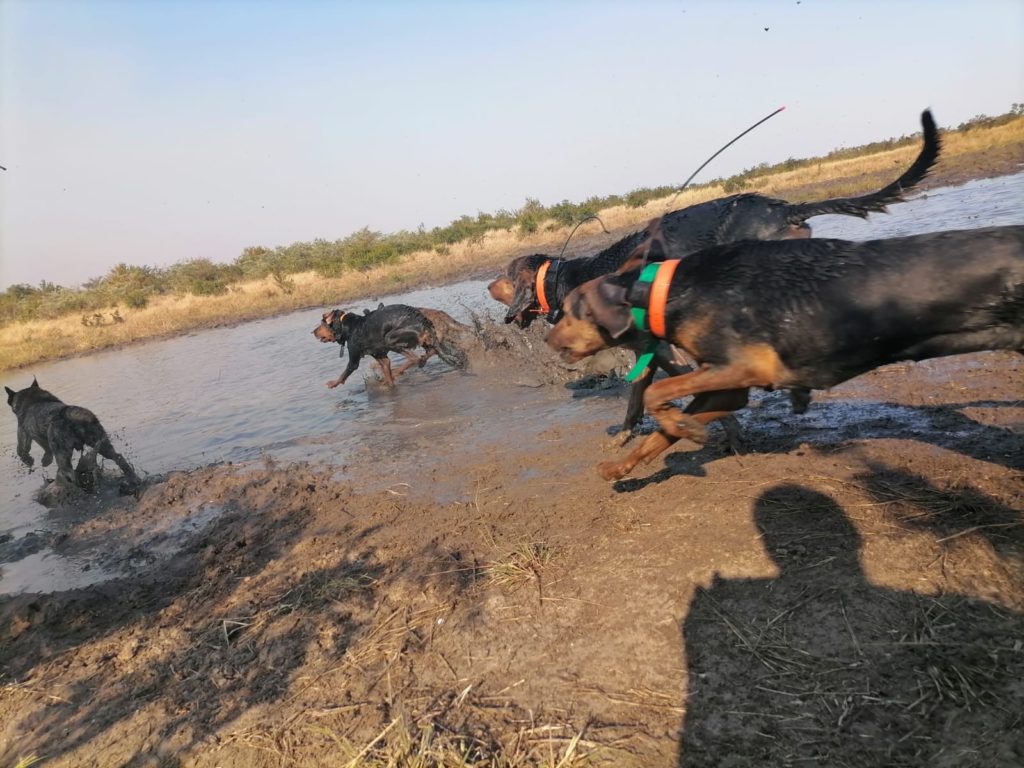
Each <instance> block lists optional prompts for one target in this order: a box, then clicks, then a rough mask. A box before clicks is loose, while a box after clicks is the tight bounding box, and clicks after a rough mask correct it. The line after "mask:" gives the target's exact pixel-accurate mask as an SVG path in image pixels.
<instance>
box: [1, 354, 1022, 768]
mask: <svg viewBox="0 0 1024 768" xmlns="http://www.w3.org/2000/svg"><path fill="white" fill-rule="evenodd" d="M489 346H490V347H492V351H493V350H494V349H497V350H499V352H500V350H501V349H502V347H503V346H504V347H506V348H507V349H506V350H505V351H506V353H508V354H507V356H506V357H502V355H500V354H494V355H492V356H491V357H492V358H494V359H495V360H497V362H494V363H493V365H494V366H496V370H492V371H490V374H492V375H493V374H495V373H496V374H497V375H498V376H499V377H501V376H504V377H505V378H507V379H510V380H511V379H513V378H515V379H516V381H517V382H518V383H519V384H520V385H521V386H522V387H529V388H538V387H542V388H548V389H549V390H550V392H551V397H552V399H554V400H559V401H561V400H563V399H564V400H565V401H566V403H567V404H568V406H569V415H568V416H567V417H566V418H560V419H558V420H555V421H552V420H544V419H538V420H537V422H536V423H535V424H533V425H532V427H533V429H532V430H531V434H532V439H528V440H519V439H510V438H509V436H508V434H507V433H506V432H505V431H504V430H503V428H502V427H503V425H507V424H510V423H512V422H513V421H516V422H520V423H521V422H522V421H523V420H528V419H530V418H531V416H532V415H531V414H530V413H523V412H522V411H521V410H519V409H518V408H517V404H516V402H515V400H514V392H515V386H514V385H510V389H509V391H510V392H512V393H513V394H511V395H509V407H508V412H506V413H504V414H495V429H494V432H493V434H492V437H491V438H490V439H488V440H483V441H478V442H476V443H474V444H463V443H459V442H458V441H457V440H454V441H451V442H446V443H443V444H441V443H438V444H437V445H436V446H435V447H434V450H435V451H439V452H443V453H444V456H443V459H444V461H443V462H439V463H435V464H429V465H422V466H418V465H416V464H415V462H405V461H403V459H402V458H401V457H395V458H394V464H389V463H388V461H386V460H385V461H380V460H379V459H378V460H377V461H376V462H375V461H371V460H369V459H367V460H365V466H362V467H356V469H357V470H358V471H356V472H353V467H352V466H347V467H346V473H347V475H348V476H349V477H351V476H353V475H354V474H355V475H357V476H358V475H359V474H360V472H361V473H362V475H363V476H364V477H367V478H368V479H370V480H373V479H376V480H380V479H381V478H383V479H384V481H386V482H387V483H391V480H392V479H394V480H395V482H394V483H392V484H390V485H389V486H388V487H385V488H383V489H382V488H381V487H380V486H379V484H378V486H377V487H374V484H373V483H372V482H367V483H358V482H353V481H351V480H344V481H343V480H339V479H336V477H335V475H336V469H337V468H336V467H332V466H319V465H306V464H299V465H289V466H278V465H275V464H274V463H272V462H269V461H268V462H265V463H262V464H260V465H255V466H253V465H246V466H231V465H219V466H210V467H205V468H201V469H198V470H195V471H190V472H182V473H176V474H171V475H169V476H167V477H165V478H157V479H155V480H154V481H153V482H152V483H151V484H150V485H149V487H148V488H147V489H146V490H145V492H144V493H143V494H142V495H141V498H139V499H137V500H136V499H133V498H131V497H128V498H125V499H117V498H116V497H112V496H111V495H108V496H106V497H102V498H100V499H95V500H92V501H90V502H89V503H86V504H81V505H78V506H76V507H75V509H74V511H73V512H71V513H66V517H67V520H68V523H67V536H66V537H62V538H60V540H58V541H57V542H55V543H54V546H55V548H56V549H57V550H58V551H61V552H64V553H70V552H73V551H74V550H75V548H87V547H94V548H95V547H97V546H100V548H101V549H102V548H104V543H106V548H105V550H104V552H105V555H104V557H105V558H106V561H105V563H104V565H110V566H112V567H120V568H130V570H131V574H130V575H129V576H126V577H124V578H120V579H117V580H114V581H108V582H104V583H101V584H98V585H95V586H92V587H89V588H84V589H80V590H73V591H67V592H61V593H55V594H24V595H19V596H14V597H5V598H2V599H0V670H2V678H0V683H2V687H0V764H2V765H14V764H16V763H17V761H18V760H19V759H21V758H25V757H28V756H36V757H39V758H43V760H44V763H45V764H46V765H53V766H211V767H212V766H222V767H223V768H235V767H241V766H279V765H303V766H307V765H308V766H337V765H343V764H353V765H386V764H391V765H413V764H416V765H434V764H444V765H449V764H450V765H477V764H480V765H494V766H518V765H550V766H555V765H564V766H569V765H615V766H669V765H681V766H712V765H714V766H746V765H773V766H774V765H795V764H800V765H838V766H881V765H887V766H909V765H915V766H916V765H921V766H924V765H929V766H972V765H973V766H1019V765H1021V764H1024V527H1022V524H1024V513H1022V510H1024V474H1022V470H1024V399H1022V397H1024V386H1022V384H1024V357H1021V356H1019V355H1012V354H1003V353H990V354H983V355H975V356H968V357H959V358H950V359H944V360H939V361H931V362H928V363H923V364H918V365H901V366H890V367H887V368H885V369H882V370H879V371H876V372H873V373H871V374H868V375H866V376H863V377H861V378H859V379H857V380H854V381H853V382H849V383H847V384H845V385H843V386H841V387H839V388H837V389H835V390H833V391H831V392H828V393H816V394H815V401H814V403H813V404H812V406H811V409H810V411H809V412H808V413H807V414H805V415H802V416H794V415H792V414H791V412H790V409H789V405H788V402H787V400H786V398H785V397H784V395H782V394H781V393H772V394H765V395H764V396H763V397H762V398H761V399H760V400H758V401H757V402H756V403H754V404H753V406H752V407H751V408H750V409H749V410H748V411H747V412H746V413H745V414H744V415H743V417H742V418H741V422H742V424H743V428H744V433H745V440H746V444H747V451H746V452H745V453H743V454H742V455H732V454H730V453H728V452H727V450H726V448H725V443H724V440H723V439H722V436H721V433H720V431H715V432H714V434H713V436H712V439H711V440H710V441H709V444H708V445H707V446H705V447H703V448H700V449H696V447H695V446H691V447H690V448H691V450H689V451H687V450H686V448H685V447H683V448H682V449H680V450H677V451H676V452H674V453H670V454H668V455H667V457H666V458H665V459H664V461H661V460H658V461H657V462H655V463H654V464H652V465H651V466H649V467H640V468H638V471H637V472H636V474H635V477H633V478H630V479H627V480H625V481H621V482H618V483H606V482H604V481H602V480H600V479H599V478H598V476H597V474H596V472H595V471H594V465H595V464H596V463H597V462H598V461H600V460H603V459H606V458H609V457H611V456H616V455H618V454H619V453H621V452H622V450H623V449H620V448H615V447H611V446H610V445H609V442H610V441H609V438H608V435H607V432H608V428H609V427H610V426H611V425H613V424H615V423H617V422H618V421H619V420H620V419H621V416H622V413H623V410H624V407H625V399H624V393H625V389H624V387H623V386H622V385H621V384H615V383H614V382H613V383H612V385H610V386H597V387H594V388H592V389H589V390H587V389H584V390H580V389H574V390H567V389H566V388H565V386H564V384H563V383H561V382H560V381H559V379H560V378H562V377H560V376H557V375H551V374H550V371H551V370H552V369H551V368H549V367H547V362H545V361H546V358H544V356H543V355H542V354H541V355H536V356H531V355H520V356H519V357H518V358H517V356H516V355H515V354H513V352H514V350H513V349H512V347H513V346H514V344H513V342H511V341H509V340H507V339H506V340H505V341H502V340H501V339H500V338H498V339H495V338H494V337H491V338H489ZM502 359H504V360H505V362H501V360H502ZM531 360H532V361H533V363H532V364H533V365H534V366H535V373H536V376H535V377H534V378H533V379H530V378H529V376H527V377H526V378H525V379H524V378H523V371H524V368H525V367H526V366H528V365H530V364H531V363H530V361H531ZM502 365H505V366H507V369H502V368H501V366H502ZM452 375H455V374H452ZM411 376H412V378H409V379H406V380H403V382H402V384H401V385H400V386H410V387H411V386H415V373H414V374H411ZM492 380H493V379H492ZM487 381H488V377H487V376H484V375H481V377H480V379H479V383H478V385H479V386H486V385H487ZM467 386H469V385H467ZM574 395H575V396H576V397H575V399H573V396H574ZM581 395H583V396H581ZM460 396H463V397H465V396H467V395H466V393H465V392H463V393H462V394H461V395H460ZM355 461H358V460H357V459H356V460H355ZM392 475H394V477H393V478H392V477H391V476H392ZM399 480H401V482H399ZM441 489H444V492H443V493H442V492H441ZM414 755H419V756H420V757H419V758H415V759H414V757H413V756H414ZM429 755H433V756H434V757H432V758H429V759H427V758H426V757H424V756H429ZM441 755H447V756H448V757H447V758H442V757H440V756H441ZM403 756H404V757H403ZM452 756H454V757H452ZM460 756H461V759H462V760H464V762H458V761H457V760H458V759H460ZM417 759H418V760H419V762H417ZM445 759H447V760H449V762H445ZM346 761H353V762H349V763H346ZM388 761H390V762H388Z"/></svg>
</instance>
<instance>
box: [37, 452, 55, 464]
mask: <svg viewBox="0 0 1024 768" xmlns="http://www.w3.org/2000/svg"><path fill="white" fill-rule="evenodd" d="M39 463H40V464H42V465H43V466H44V467H48V466H50V465H51V464H53V454H52V453H44V454H43V460H42V461H40V462H39Z"/></svg>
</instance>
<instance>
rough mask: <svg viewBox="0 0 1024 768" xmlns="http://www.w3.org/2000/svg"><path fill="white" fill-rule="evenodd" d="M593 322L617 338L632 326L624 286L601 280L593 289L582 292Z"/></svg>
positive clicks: (631, 317) (631, 316)
mask: <svg viewBox="0 0 1024 768" xmlns="http://www.w3.org/2000/svg"><path fill="white" fill-rule="evenodd" d="M584 300H585V301H586V302H587V307H588V308H589V309H590V314H591V316H592V317H593V318H594V322H595V323H596V324H597V325H598V326H600V327H601V328H603V329H604V331H605V333H607V334H608V335H609V336H611V337H612V338H613V339H617V338H619V337H620V336H622V335H623V334H625V333H626V331H628V330H629V329H630V328H632V327H633V315H632V314H631V313H630V311H629V309H630V307H629V302H627V301H626V288H625V287H624V286H621V285H616V284H614V283H610V282H608V281H607V280H601V281H599V282H598V284H597V286H596V287H595V289H594V290H593V291H589V292H588V293H587V294H584Z"/></svg>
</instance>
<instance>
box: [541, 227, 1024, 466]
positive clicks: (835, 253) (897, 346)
mask: <svg viewBox="0 0 1024 768" xmlns="http://www.w3.org/2000/svg"><path fill="white" fill-rule="evenodd" d="M661 248H662V244H661V243H660V242H655V243H654V245H653V246H652V250H653V251H659V250H660V249H661ZM654 255H655V256H656V257H657V258H662V259H668V260H667V261H664V263H662V264H661V265H659V266H658V276H656V277H655V278H654V281H653V282H642V283H641V281H640V280H639V278H640V275H641V272H640V270H632V271H630V272H627V273H624V274H618V275H609V276H605V277H601V278H597V279H595V280H592V281H590V282H588V283H586V284H584V285H583V286H581V287H580V288H578V289H576V290H575V291H573V292H572V293H570V294H569V296H567V297H566V300H565V302H564V304H563V313H564V314H563V317H562V319H561V320H560V321H559V322H558V324H556V325H555V327H554V328H553V329H552V330H551V333H550V334H549V335H548V339H547V343H548V344H549V345H551V346H552V347H553V348H554V349H556V350H558V351H559V352H560V353H561V354H562V356H563V357H564V358H565V359H567V360H570V361H576V360H580V359H582V358H583V357H586V356H588V355H592V354H594V353H595V352H597V351H599V350H601V349H605V348H606V347H610V346H615V345H620V344H626V345H631V346H634V347H637V346H644V345H646V344H648V343H649V341H648V334H647V332H645V331H644V330H641V329H640V328H638V327H637V325H636V321H635V318H634V314H633V310H634V309H635V308H636V307H640V308H644V307H645V306H646V307H647V312H649V313H650V315H649V317H650V333H651V334H652V335H653V336H655V337H659V336H660V337H663V338H664V339H665V340H667V341H669V342H670V343H671V344H673V345H675V346H678V347H680V348H681V349H684V350H685V351H686V352H687V354H689V355H690V356H691V357H692V358H693V359H694V360H696V361H697V363H698V369H697V370H695V371H693V372H691V373H686V374H684V375H682V376H674V377H672V378H668V379H664V380H662V381H659V382H657V383H654V384H652V385H651V386H650V388H649V389H648V390H647V392H646V393H645V394H644V404H645V405H646V407H647V410H648V411H650V412H651V414H652V415H654V417H655V418H656V419H657V420H658V424H659V427H660V429H659V430H658V431H657V432H655V433H653V434H651V435H649V436H648V437H647V438H646V439H645V440H644V442H643V443H642V444H640V445H639V446H638V447H637V448H636V449H635V450H634V451H632V453H630V454H629V456H628V457H627V458H626V459H625V460H623V461H621V462H603V463H602V464H601V465H599V467H598V471H599V473H600V474H601V476H602V477H604V478H605V479H607V480H613V479H619V478H622V477H625V476H626V475H627V474H629V473H630V472H631V471H632V470H633V468H634V467H635V466H636V465H637V464H638V463H639V462H641V461H643V462H645V463H648V462H650V461H651V460H652V459H653V458H655V457H656V456H658V455H659V454H660V453H662V452H663V451H664V450H665V449H666V448H668V447H669V446H670V445H672V444H673V443H675V442H676V441H677V440H679V439H680V438H684V437H685V438H687V439H690V440H693V441H695V442H698V443H700V442H703V440H704V433H705V425H706V424H708V423H710V422H711V421H714V420H715V419H719V418H722V417H723V416H726V415H729V414H731V413H732V412H734V411H736V410H737V409H739V408H742V407H744V406H745V405H746V404H747V397H748V393H749V390H750V388H751V387H760V388H763V389H769V390H771V389H789V390H793V389H795V388H802V389H807V390H811V389H826V388H828V387H833V386H835V385H836V384H840V383H842V382H844V381H847V380H848V379H851V378H853V377H855V376H859V375H860V374H862V373H866V372H867V371H870V370H873V369H875V368H878V367H879V366H882V365H886V364H888V363H895V362H899V361H903V360H915V361H916V360H926V359H928V358H933V357H942V356H946V355H956V354H962V353H968V352H980V351H985V350H1016V351H1018V352H1022V353H1024V226H1004V227H988V228H984V229H974V230H952V231H948V232H935V233H930V234H924V235H914V236H910V237H899V238H889V239H883V240H870V241H866V242H850V241H845V240H832V239H815V240H784V241H774V242H773V241H767V242H764V241H754V240H748V241H742V242H738V243H732V244H728V245H723V246H716V247H714V248H710V249H706V250H703V251H699V252H698V253H695V254H691V255H688V256H686V258H684V259H673V257H674V256H676V255H678V252H677V251H675V250H671V249H670V250H668V251H667V252H664V253H655V254H654ZM663 271H666V276H665V277H664V278H662V272H663ZM659 278H662V279H660V281H659ZM638 287H639V288H640V290H639V291H638V290H637V288H638ZM659 293H660V294H662V296H661V298H659V296H658V295H657V294H659ZM644 294H649V295H648V296H647V297H645V295H644ZM648 299H649V302H648ZM659 303H660V306H661V308H659ZM689 395H693V396H694V399H693V401H691V403H690V404H689V406H687V408H686V409H685V410H683V411H680V410H679V409H677V408H676V407H674V406H673V405H672V404H671V401H672V400H674V399H676V398H681V397H686V396H689Z"/></svg>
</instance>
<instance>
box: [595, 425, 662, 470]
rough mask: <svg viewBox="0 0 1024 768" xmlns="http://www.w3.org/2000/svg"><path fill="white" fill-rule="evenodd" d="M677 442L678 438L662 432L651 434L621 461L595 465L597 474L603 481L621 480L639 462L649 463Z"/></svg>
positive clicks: (603, 462)
mask: <svg viewBox="0 0 1024 768" xmlns="http://www.w3.org/2000/svg"><path fill="white" fill-rule="evenodd" d="M677 440H679V438H678V437H673V436H672V435H666V434H665V433H664V432H652V433H651V434H649V435H648V436H647V437H645V438H644V441H643V442H642V443H640V445H639V446H637V447H636V448H635V449H634V450H633V452H632V453H630V454H629V456H627V457H626V458H625V459H623V460H622V461H602V462H601V463H600V464H598V465H597V473H598V474H599V475H601V477H602V478H604V479H605V480H621V479H622V478H624V477H625V476H626V475H628V474H629V473H630V472H632V471H633V467H635V466H636V465H637V464H639V463H640V462H641V461H642V462H644V463H647V462H649V461H650V460H651V459H653V458H654V457H655V456H657V455H658V454H659V453H661V452H662V451H664V450H665V449H666V448H668V447H669V446H671V445H673V444H674V443H675V442H676V441H677Z"/></svg>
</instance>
